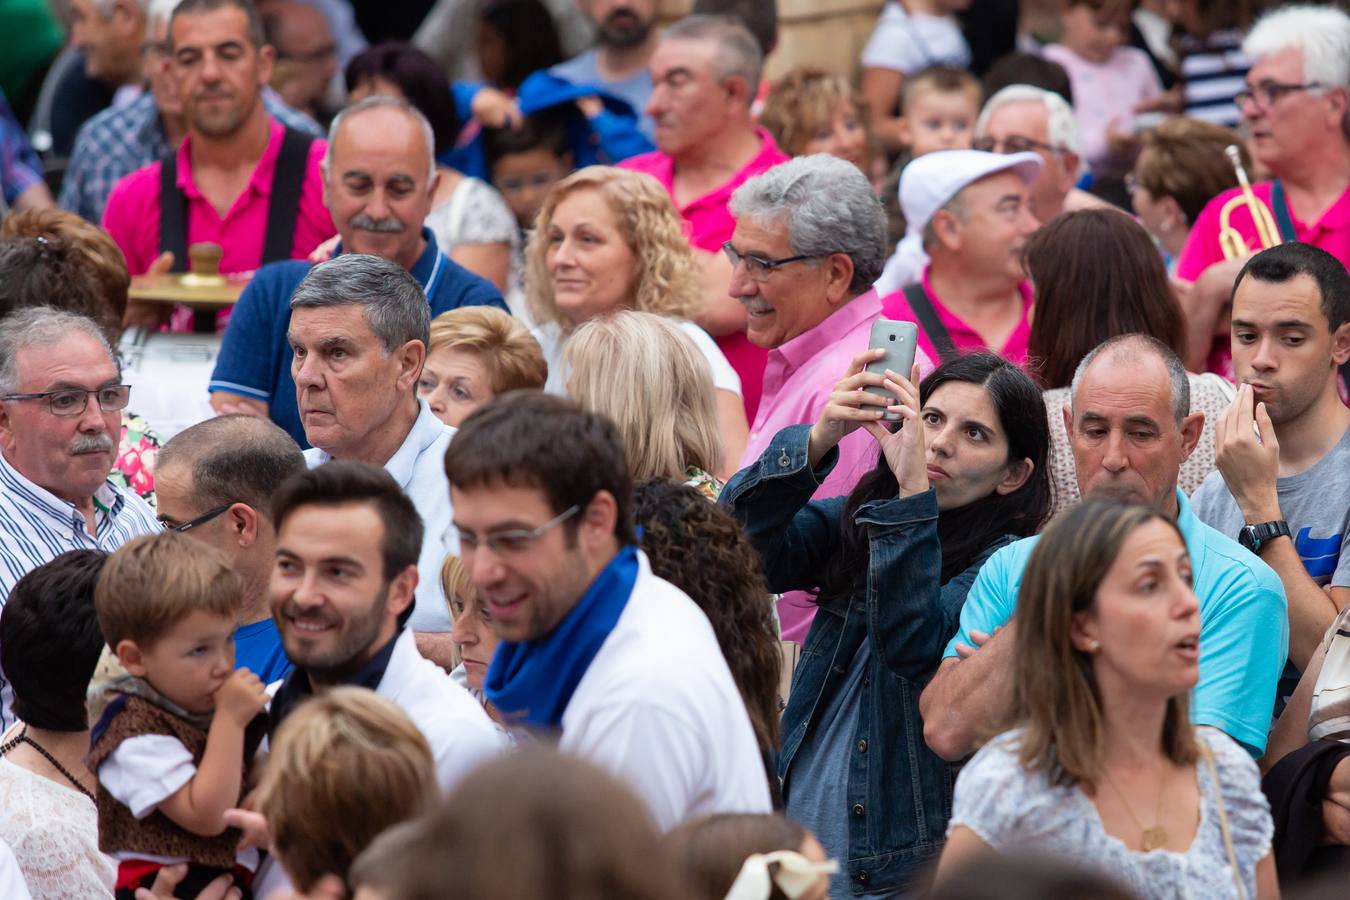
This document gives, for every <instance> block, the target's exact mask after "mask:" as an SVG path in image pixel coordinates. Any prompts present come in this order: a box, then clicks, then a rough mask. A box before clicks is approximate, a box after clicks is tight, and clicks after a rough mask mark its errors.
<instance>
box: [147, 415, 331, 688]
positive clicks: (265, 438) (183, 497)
mask: <svg viewBox="0 0 1350 900" xmlns="http://www.w3.org/2000/svg"><path fill="white" fill-rule="evenodd" d="M303 471H305V458H304V456H303V455H302V454H301V453H300V448H299V447H297V446H296V445H295V441H293V440H291V437H290V435H288V434H286V432H284V431H282V430H281V429H280V428H278V427H277V426H275V425H273V424H272V423H271V422H269V421H267V420H266V419H260V418H258V417H256V416H238V415H236V416H218V417H217V418H214V419H207V420H206V421H205V422H198V423H197V424H196V425H193V426H192V427H191V428H188V429H185V430H183V431H180V432H178V434H176V435H174V436H173V437H172V438H171V439H170V440H169V442H168V443H167V444H165V445H164V446H163V447H161V448H160V450H159V454H158V455H157V456H156V457H155V511H156V513H157V516H158V518H159V522H160V524H161V525H163V526H164V527H165V528H168V529H170V530H172V531H181V532H183V533H184V534H186V535H188V536H189V537H192V538H195V539H197V540H199V541H201V542H202V543H204V544H210V545H211V546H213V547H215V548H216V549H218V550H220V551H221V552H222V553H224V554H225V555H226V557H228V558H229V560H230V565H231V568H233V569H234V570H235V571H236V572H238V573H239V574H240V575H242V576H243V579H244V608H243V611H242V612H241V613H240V614H239V627H238V628H236V629H235V630H234V665H235V668H241V667H242V668H247V669H248V670H249V671H250V672H252V673H253V674H255V675H257V676H258V677H259V678H261V679H262V681H263V683H264V684H271V683H272V682H274V681H280V680H281V679H282V678H284V677H286V673H287V672H289V671H290V670H291V663H290V660H289V659H287V658H286V651H285V649H284V648H283V647H282V645H281V635H279V634H278V633H277V626H276V622H274V621H273V620H272V610H271V607H270V605H269V602H268V595H267V584H268V581H269V579H270V578H271V575H272V568H273V566H275V565H276V561H275V559H274V556H275V553H276V545H277V535H276V530H275V529H274V527H273V523H272V512H271V507H272V498H273V497H275V496H276V494H277V492H278V491H279V490H280V489H281V485H282V483H283V482H284V481H285V480H286V479H287V478H289V477H291V476H292V475H295V474H296V473H298V472H303Z"/></svg>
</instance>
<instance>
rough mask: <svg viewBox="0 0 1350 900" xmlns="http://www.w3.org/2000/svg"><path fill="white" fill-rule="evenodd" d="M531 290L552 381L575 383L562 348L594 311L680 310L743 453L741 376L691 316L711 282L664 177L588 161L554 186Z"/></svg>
mask: <svg viewBox="0 0 1350 900" xmlns="http://www.w3.org/2000/svg"><path fill="white" fill-rule="evenodd" d="M526 266H527V275H526V297H527V300H528V302H529V307H530V314H531V316H532V317H533V319H534V321H535V322H536V323H537V327H536V329H535V337H536V338H538V340H539V344H540V346H542V347H543V348H544V357H545V359H546V360H547V361H548V370H549V377H548V385H547V387H546V388H545V390H548V391H551V392H553V393H557V394H561V393H564V392H565V390H566V385H567V376H568V373H567V369H566V366H565V365H564V363H563V348H564V347H565V346H566V343H567V341H568V339H569V338H570V337H571V336H572V333H573V332H574V331H575V330H576V329H577V328H578V327H579V326H580V325H582V324H584V323H585V322H588V321H590V320H591V319H595V318H599V317H601V316H607V315H610V314H611V313H615V312H618V311H620V310H625V309H635V310H638V311H641V312H649V313H656V314H657V315H661V316H666V317H668V318H670V319H674V320H676V321H677V323H678V324H679V326H680V329H681V330H682V331H684V332H685V333H686V334H688V335H689V336H690V337H691V338H693V340H694V343H695V344H697V345H698V349H699V352H700V353H701V354H702V355H703V357H704V358H705V359H706V360H707V361H708V365H709V367H710V368H711V369H712V378H713V387H714V389H715V394H714V397H715V403H716V407H717V420H718V429H719V431H720V432H721V435H722V444H723V450H724V457H723V458H725V459H731V460H735V459H739V458H740V454H741V451H742V450H743V449H744V447H745V442H746V437H747V435H748V433H749V425H748V424H747V423H746V418H745V407H744V405H743V404H742V403H741V381H740V378H739V377H738V376H737V375H736V371H735V370H734V369H732V367H731V365H730V363H728V362H727V359H726V357H725V356H723V355H722V351H721V350H719V349H718V348H717V345H716V344H715V343H714V342H713V339H712V338H711V337H710V336H709V335H708V334H707V332H705V331H703V329H701V328H699V327H698V326H697V325H695V324H694V323H693V322H692V321H690V320H691V319H693V318H695V317H696V316H697V315H698V313H699V312H700V311H701V310H700V307H701V305H702V299H701V298H702V289H701V287H700V283H699V276H698V270H697V268H696V267H695V264H694V254H693V251H692V250H691V249H690V247H689V241H688V240H687V239H686V238H685V236H684V230H683V228H682V226H681V223H680V215H679V213H678V212H676V210H675V206H674V204H673V203H672V202H671V199H670V195H669V194H667V193H666V190H665V188H663V187H662V186H661V184H660V182H658V181H657V180H656V179H655V178H652V177H651V176H650V175H645V174H642V173H640V172H629V171H625V170H622V169H615V168H612V167H609V166H588V167H586V168H584V169H581V170H579V171H577V172H573V173H572V174H571V175H569V176H568V177H566V178H564V179H563V180H562V181H559V182H558V183H557V184H555V185H554V186H553V189H552V190H551V191H549V195H548V197H547V198H546V199H545V200H544V205H543V207H542V208H541V209H540V211H539V219H538V222H537V223H536V226H535V230H534V233H533V234H532V235H531V237H530V244H529V248H528V249H527V250H526Z"/></svg>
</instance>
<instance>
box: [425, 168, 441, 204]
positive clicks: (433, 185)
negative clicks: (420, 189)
mask: <svg viewBox="0 0 1350 900" xmlns="http://www.w3.org/2000/svg"><path fill="white" fill-rule="evenodd" d="M432 163H433V164H434V163H435V160H432ZM440 186H441V173H440V172H439V171H437V172H436V173H435V174H434V175H432V176H431V180H430V181H428V182H427V196H428V197H435V196H436V189H437V188H439V187H440Z"/></svg>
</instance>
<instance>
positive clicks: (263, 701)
mask: <svg viewBox="0 0 1350 900" xmlns="http://www.w3.org/2000/svg"><path fill="white" fill-rule="evenodd" d="M266 705H267V685H265V684H263V683H262V679H260V678H259V677H258V676H257V675H254V674H253V673H252V672H250V671H249V670H248V669H235V670H234V673H233V674H231V675H230V677H229V678H227V679H225V683H224V684H222V685H221V686H220V687H219V688H217V689H216V716H217V717H219V716H229V717H230V718H231V719H233V720H234V721H235V723H236V724H238V725H239V727H240V728H243V727H245V726H247V725H248V723H249V722H251V721H252V720H253V717H254V716H256V715H257V714H258V713H259V712H261V711H262V709H263V707H265V706H266Z"/></svg>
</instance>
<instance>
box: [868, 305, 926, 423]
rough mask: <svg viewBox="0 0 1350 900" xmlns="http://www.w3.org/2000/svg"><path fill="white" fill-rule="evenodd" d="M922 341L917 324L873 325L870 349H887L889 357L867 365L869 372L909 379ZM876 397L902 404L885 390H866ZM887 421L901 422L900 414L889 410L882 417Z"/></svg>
mask: <svg viewBox="0 0 1350 900" xmlns="http://www.w3.org/2000/svg"><path fill="white" fill-rule="evenodd" d="M918 340H919V326H917V325H915V324H914V323H913V322H892V321H891V320H890V319H877V320H876V321H875V322H873V323H872V338H871V340H870V341H869V342H868V345H867V346H868V347H869V348H870V349H872V350H885V351H886V355H885V356H883V357H882V358H881V359H878V360H876V361H875V362H870V363H868V364H867V371H869V372H875V373H877V374H878V375H884V374H885V373H886V370H887V369H890V370H891V371H892V372H894V373H896V374H897V375H902V376H904V377H905V378H908V377H909V372H910V369H912V368H913V367H914V348H915V346H916V345H917V343H918ZM863 390H865V391H871V392H872V393H873V394H877V395H878V396H881V397H885V398H886V399H887V400H888V401H889V402H890V403H898V402H899V400H900V398H898V397H896V396H895V394H893V393H891V392H890V391H888V390H886V389H885V388H879V387H872V386H871V385H868V386H867V387H865V388H863ZM882 418H883V419H885V420H886V421H887V422H897V421H899V420H900V414H899V413H894V412H891V411H890V410H887V411H886V415H884V416H882Z"/></svg>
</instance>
